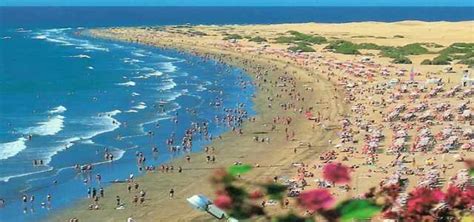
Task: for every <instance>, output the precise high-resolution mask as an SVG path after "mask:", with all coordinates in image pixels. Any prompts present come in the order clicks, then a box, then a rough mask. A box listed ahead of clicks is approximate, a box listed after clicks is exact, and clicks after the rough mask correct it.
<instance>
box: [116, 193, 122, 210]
mask: <svg viewBox="0 0 474 222" xmlns="http://www.w3.org/2000/svg"><path fill="white" fill-rule="evenodd" d="M116 200H117V207H120V205H121V203H120V196H118V195H117V197H116Z"/></svg>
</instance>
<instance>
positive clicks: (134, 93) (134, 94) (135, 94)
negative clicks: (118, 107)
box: [132, 92, 140, 96]
mask: <svg viewBox="0 0 474 222" xmlns="http://www.w3.org/2000/svg"><path fill="white" fill-rule="evenodd" d="M139 95H140V93H136V92H132V96H139Z"/></svg>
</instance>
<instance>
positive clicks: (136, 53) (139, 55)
mask: <svg viewBox="0 0 474 222" xmlns="http://www.w3.org/2000/svg"><path fill="white" fill-rule="evenodd" d="M132 55H134V56H138V57H145V56H146V55H144V54H142V53H140V52H132Z"/></svg>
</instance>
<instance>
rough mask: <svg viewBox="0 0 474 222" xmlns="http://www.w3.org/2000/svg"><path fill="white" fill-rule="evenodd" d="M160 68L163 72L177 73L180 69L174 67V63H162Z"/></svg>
mask: <svg viewBox="0 0 474 222" xmlns="http://www.w3.org/2000/svg"><path fill="white" fill-rule="evenodd" d="M160 64H161V66H160V68H161V69H163V72H175V71H176V69H177V68H178V67H176V66H175V65H173V63H172V62H162V63H160Z"/></svg>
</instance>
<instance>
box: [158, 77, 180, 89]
mask: <svg viewBox="0 0 474 222" xmlns="http://www.w3.org/2000/svg"><path fill="white" fill-rule="evenodd" d="M163 83H164V85H163V86H162V87H159V88H158V90H160V91H165V90H170V89H173V88H174V87H176V86H177V84H176V83H175V82H174V81H173V79H167V80H165V81H164V82H163Z"/></svg>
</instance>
